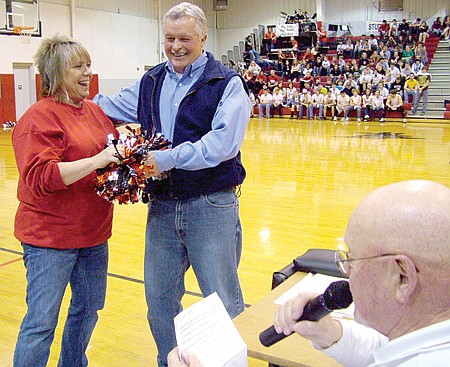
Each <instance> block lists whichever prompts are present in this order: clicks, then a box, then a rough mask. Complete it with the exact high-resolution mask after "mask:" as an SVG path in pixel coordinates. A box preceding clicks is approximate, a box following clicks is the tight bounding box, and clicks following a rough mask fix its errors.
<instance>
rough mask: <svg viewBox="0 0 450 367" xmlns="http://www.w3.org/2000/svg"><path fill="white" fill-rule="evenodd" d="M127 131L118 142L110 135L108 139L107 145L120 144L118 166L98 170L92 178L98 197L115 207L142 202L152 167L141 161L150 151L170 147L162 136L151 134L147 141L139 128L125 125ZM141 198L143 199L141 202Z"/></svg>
mask: <svg viewBox="0 0 450 367" xmlns="http://www.w3.org/2000/svg"><path fill="white" fill-rule="evenodd" d="M126 129H127V130H128V131H129V132H130V133H129V134H128V135H126V134H123V133H122V134H121V136H120V138H119V139H118V140H116V139H114V137H113V136H112V135H110V136H108V143H107V146H109V145H115V146H116V145H123V146H124V148H125V149H124V150H125V153H124V157H121V163H120V164H119V165H118V164H116V163H110V164H109V165H108V166H106V167H105V168H102V169H99V170H97V177H96V178H95V179H94V183H95V189H96V191H97V194H98V195H99V196H101V197H102V198H104V199H105V200H108V201H111V202H116V203H118V204H130V203H131V204H134V203H137V202H139V201H145V199H146V194H145V193H144V192H143V189H144V188H145V181H146V179H147V177H149V176H150V175H151V174H152V173H153V170H152V167H150V166H145V165H144V164H143V162H144V161H145V158H146V157H147V154H148V153H149V152H150V151H151V150H164V149H167V148H168V147H169V145H170V144H171V143H170V141H168V140H167V139H165V138H164V136H163V135H162V134H156V133H155V134H153V135H152V136H151V137H150V138H149V139H147V138H145V134H144V133H142V132H141V130H140V128H138V129H132V128H131V127H130V126H126ZM166 177H167V174H166V173H165V172H163V173H162V174H161V175H160V176H159V177H158V178H157V179H164V178H166ZM143 198H144V200H143Z"/></svg>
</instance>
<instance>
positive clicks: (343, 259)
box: [334, 250, 397, 276]
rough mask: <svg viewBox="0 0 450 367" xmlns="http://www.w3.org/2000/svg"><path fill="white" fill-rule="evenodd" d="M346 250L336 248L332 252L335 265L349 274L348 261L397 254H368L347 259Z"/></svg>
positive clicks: (345, 273) (343, 272)
mask: <svg viewBox="0 0 450 367" xmlns="http://www.w3.org/2000/svg"><path fill="white" fill-rule="evenodd" d="M348 254H349V253H348V252H347V251H344V250H336V252H335V253H334V261H335V262H336V265H337V266H338V268H339V270H340V271H341V273H342V274H344V275H347V276H348V275H349V274H350V269H351V268H350V262H352V261H359V260H369V259H377V258H379V257H386V256H395V255H397V254H382V255H377V256H368V257H359V258H356V259H349V258H348Z"/></svg>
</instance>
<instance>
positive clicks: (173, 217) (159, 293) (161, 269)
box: [144, 190, 244, 366]
mask: <svg viewBox="0 0 450 367" xmlns="http://www.w3.org/2000/svg"><path fill="white" fill-rule="evenodd" d="M241 251H242V231H241V223H240V219H239V202H238V199H237V197H236V194H235V192H234V190H229V191H224V192H218V193H214V194H209V195H204V196H201V197H198V198H191V199H187V200H171V199H164V200H161V199H158V198H156V199H153V200H152V201H151V202H150V203H149V206H148V217H147V232H146V249H145V262H144V275H145V293H146V298H147V305H148V315H147V317H148V321H149V325H150V329H151V331H152V334H153V337H154V339H155V342H156V345H157V347H158V364H159V366H166V365H167V354H168V353H169V352H170V351H171V350H172V349H173V348H174V347H175V346H176V340H175V328H174V324H173V319H174V317H175V316H176V315H177V314H178V313H179V312H180V311H181V310H182V305H181V298H182V297H183V295H184V293H185V286H184V274H185V272H186V270H187V269H188V268H189V266H190V265H192V268H193V270H194V273H195V275H196V277H197V281H198V284H199V286H200V289H201V291H202V293H203V296H205V297H206V296H208V295H210V294H212V293H214V292H217V294H218V295H219V297H220V298H221V299H222V302H223V303H224V305H225V308H226V309H227V311H228V314H229V315H230V317H235V316H237V315H238V314H240V313H241V312H242V311H243V310H244V301H243V296H242V291H241V287H240V284H239V278H238V273H237V267H238V265H239V261H240V258H241Z"/></svg>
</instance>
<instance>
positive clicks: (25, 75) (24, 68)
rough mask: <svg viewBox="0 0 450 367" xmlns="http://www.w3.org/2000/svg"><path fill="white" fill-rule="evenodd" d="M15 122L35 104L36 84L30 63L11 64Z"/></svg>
mask: <svg viewBox="0 0 450 367" xmlns="http://www.w3.org/2000/svg"><path fill="white" fill-rule="evenodd" d="M13 72H14V94H15V101H16V121H17V120H19V118H20V117H21V116H22V115H23V114H24V113H25V111H26V110H28V108H30V106H31V105H32V104H33V103H34V102H36V83H35V75H34V66H33V64H32V63H23V62H13Z"/></svg>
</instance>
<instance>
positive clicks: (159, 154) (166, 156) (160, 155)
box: [153, 149, 175, 172]
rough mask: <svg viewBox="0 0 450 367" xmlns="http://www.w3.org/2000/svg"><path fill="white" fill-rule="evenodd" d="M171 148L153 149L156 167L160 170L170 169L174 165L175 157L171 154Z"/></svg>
mask: <svg viewBox="0 0 450 367" xmlns="http://www.w3.org/2000/svg"><path fill="white" fill-rule="evenodd" d="M172 153H173V150H172V149H166V150H155V151H153V156H154V157H155V160H156V163H157V164H158V168H159V170H160V171H161V172H165V171H170V170H171V169H172V168H174V167H175V159H174V157H173V156H172Z"/></svg>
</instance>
